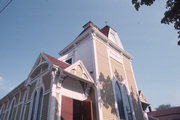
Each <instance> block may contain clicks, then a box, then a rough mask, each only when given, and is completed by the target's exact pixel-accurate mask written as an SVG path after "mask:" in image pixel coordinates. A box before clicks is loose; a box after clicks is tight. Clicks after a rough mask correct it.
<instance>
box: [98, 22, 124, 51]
mask: <svg viewBox="0 0 180 120" xmlns="http://www.w3.org/2000/svg"><path fill="white" fill-rule="evenodd" d="M100 31H101V32H102V33H103V34H104V35H105V36H107V37H108V38H109V40H111V41H112V42H113V43H115V44H117V45H118V46H119V47H120V48H121V49H124V47H123V45H122V42H121V40H120V38H119V35H118V34H117V32H116V31H115V30H113V29H112V28H111V27H109V26H108V25H106V26H105V27H103V28H102V29H101V30H100Z"/></svg>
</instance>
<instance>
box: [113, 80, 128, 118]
mask: <svg viewBox="0 0 180 120" xmlns="http://www.w3.org/2000/svg"><path fill="white" fill-rule="evenodd" d="M115 93H116V102H117V107H118V113H119V116H120V118H121V119H122V120H125V119H126V117H125V111H124V104H123V96H122V90H121V86H120V85H119V83H118V82H116V83H115Z"/></svg>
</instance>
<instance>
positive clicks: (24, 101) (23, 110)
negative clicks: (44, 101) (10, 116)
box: [20, 93, 27, 120]
mask: <svg viewBox="0 0 180 120" xmlns="http://www.w3.org/2000/svg"><path fill="white" fill-rule="evenodd" d="M26 98H27V93H25V97H24V100H23V104H22V112H21V117H20V120H24V119H23V117H24V112H25V104H26Z"/></svg>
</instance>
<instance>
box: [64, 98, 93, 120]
mask: <svg viewBox="0 0 180 120" xmlns="http://www.w3.org/2000/svg"><path fill="white" fill-rule="evenodd" d="M61 106H62V108H61V120H92V118H93V117H92V105H91V101H90V100H85V101H79V100H75V99H71V98H68V97H65V96H62V104H61Z"/></svg>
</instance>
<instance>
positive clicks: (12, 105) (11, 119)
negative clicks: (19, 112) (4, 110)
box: [8, 97, 16, 120]
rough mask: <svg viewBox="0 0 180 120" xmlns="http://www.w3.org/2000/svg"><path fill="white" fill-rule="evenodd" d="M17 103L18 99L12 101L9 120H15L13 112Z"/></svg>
mask: <svg viewBox="0 0 180 120" xmlns="http://www.w3.org/2000/svg"><path fill="white" fill-rule="evenodd" d="M15 103H16V98H15V97H14V98H13V99H12V102H11V104H10V107H9V113H8V120H13V118H12V116H13V111H14V108H15Z"/></svg>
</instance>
